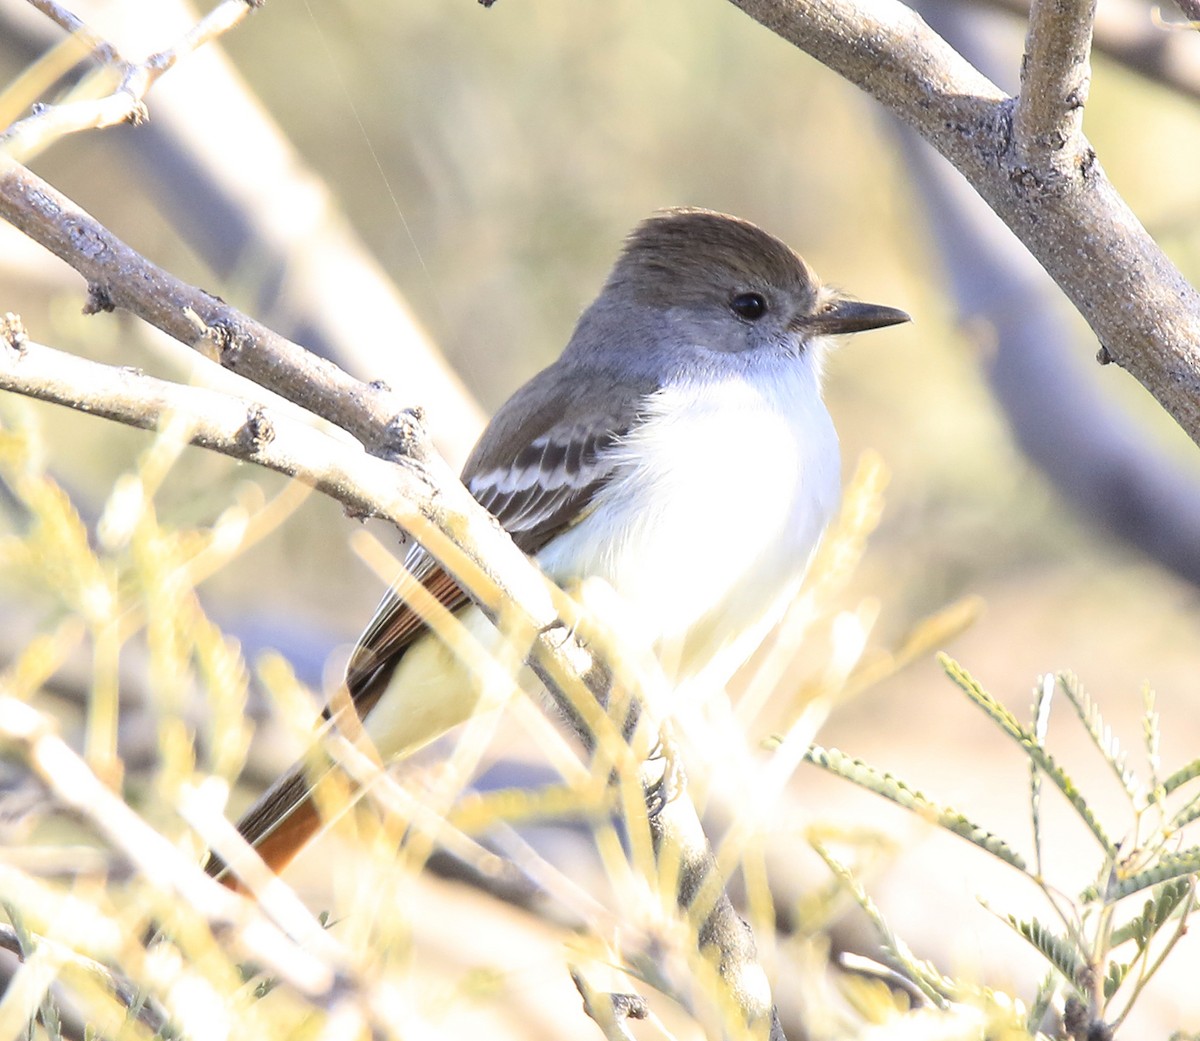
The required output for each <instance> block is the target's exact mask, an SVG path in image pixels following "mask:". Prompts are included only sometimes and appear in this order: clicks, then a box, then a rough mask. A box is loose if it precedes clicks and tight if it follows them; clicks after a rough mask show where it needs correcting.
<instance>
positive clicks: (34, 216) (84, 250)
mask: <svg viewBox="0 0 1200 1041" xmlns="http://www.w3.org/2000/svg"><path fill="white" fill-rule="evenodd" d="M0 216H2V217H4V218H5V219H7V220H8V221H9V222H10V223H11V224H13V225H14V226H15V227H17V228H19V229H20V230H21V231H23V232H24V233H25V234H26V235H28V236H29V237H30V238H32V239H34V240H35V241H37V242H39V243H41V244H42V245H43V246H45V247H46V248H47V249H49V250H50V251H51V252H52V253H55V254H56V255H57V256H59V257H61V258H62V259H63V260H65V261H66V262H67V263H68V264H70V265H71V266H72V267H73V268H75V270H76V271H78V272H79V273H80V274H81V275H83V277H84V278H86V279H87V281H88V292H89V301H88V305H87V307H86V309H85V310H87V311H89V312H95V311H110V310H112V309H113V308H115V307H123V308H125V309H126V310H128V311H132V312H133V313H134V314H136V315H137V316H138V317H139V318H141V319H143V320H144V321H147V322H149V323H150V324H151V325H153V326H155V327H156V328H158V329H161V330H162V331H163V332H165V333H167V334H168V335H169V336H172V337H174V338H175V339H177V340H179V341H180V342H181V343H184V344H186V345H188V346H189V347H194V348H196V349H197V350H199V351H200V352H201V353H203V354H205V355H206V356H207V357H209V358H211V359H213V360H215V361H217V362H219V363H220V364H221V365H222V366H224V367H225V368H227V369H229V370H230V371H232V372H236V373H238V374H239V375H242V376H245V377H246V378H247V379H250V380H253V381H254V382H256V383H258V384H260V385H261V386H264V387H267V388H268V389H269V390H273V391H275V392H276V393H278V394H280V395H282V396H283V397H286V398H288V399H289V400H291V401H294V402H295V403H296V404H298V405H300V406H301V407H302V408H307V409H308V410H309V411H311V412H314V413H316V414H317V415H319V416H321V417H322V418H324V419H327V420H329V421H330V422H331V423H334V424H335V425H337V426H340V427H342V428H343V429H344V430H347V431H349V432H350V433H351V434H353V435H354V436H355V437H357V438H358V439H359V440H360V441H361V442H362V443H363V444H364V445H367V446H368V447H369V448H372V449H378V450H387V449H395V450H401V449H402V448H404V447H405V446H407V448H408V449H409V450H410V451H411V450H414V449H415V446H416V445H417V444H418V443H420V435H419V433H418V432H417V430H416V427H417V423H416V421H415V418H414V416H413V415H412V414H411V413H409V412H407V411H406V410H405V409H404V407H403V405H401V403H400V401H399V399H398V398H397V397H396V396H395V395H394V394H392V392H391V391H390V390H388V389H387V388H386V387H382V386H377V385H374V384H371V385H367V384H364V383H361V382H360V381H358V380H356V379H354V378H353V377H352V376H350V375H349V374H347V373H346V372H344V371H343V370H342V369H340V368H338V367H337V366H336V365H334V364H333V363H332V362H328V361H325V360H324V359H322V358H318V357H316V356H315V355H313V354H310V353H309V352H308V351H306V350H304V348H302V347H300V346H299V345H298V344H295V343H292V342H291V341H290V340H287V339H284V338H283V337H282V336H279V335H278V334H277V333H275V332H273V331H272V330H270V329H268V328H267V327H266V326H264V325H261V324H260V323H259V322H256V321H254V320H253V319H252V318H249V317H248V316H246V315H244V314H242V313H241V312H239V311H238V310H236V309H235V308H232V307H230V306H229V305H228V304H226V303H225V302H224V301H223V300H221V299H220V298H219V297H215V296H212V295H211V294H209V293H206V292H204V291H203V290H201V289H197V288H196V287H194V286H191V285H188V284H187V283H185V282H182V281H181V280H180V279H178V278H176V277H175V276H174V275H171V274H170V273H168V272H166V271H164V270H163V269H162V268H160V267H158V266H157V265H155V264H152V263H151V262H150V261H148V260H146V258H145V257H143V256H142V255H141V254H139V253H138V252H137V251H136V250H133V249H131V248H130V247H129V246H127V245H126V244H125V243H124V242H122V241H121V240H120V239H118V238H117V237H116V236H115V235H114V234H112V232H110V231H109V230H108V229H107V228H106V227H104V226H103V225H102V224H100V222H99V221H97V220H96V219H95V218H93V217H92V216H91V215H90V214H88V213H86V212H84V211H83V210H82V209H80V208H79V207H78V206H76V205H75V203H73V202H72V201H71V200H70V199H68V198H67V197H66V196H65V195H62V194H61V193H59V192H58V191H56V190H55V189H54V188H52V187H51V186H50V185H49V184H47V183H46V182H45V181H43V180H41V178H39V177H37V176H36V175H35V174H33V173H32V172H31V171H29V170H27V169H25V168H24V167H22V166H20V165H19V164H17V163H14V162H12V161H11V160H4V159H3V158H2V157H0Z"/></svg>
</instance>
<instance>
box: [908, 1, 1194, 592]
mask: <svg viewBox="0 0 1200 1041" xmlns="http://www.w3.org/2000/svg"><path fill="white" fill-rule="evenodd" d="M920 9H921V11H922V13H923V14H924V15H925V17H926V18H928V19H929V20H930V22H931V23H932V24H933V26H934V27H935V28H936V29H937V30H938V31H939V32H940V33H942V34H943V35H944V36H945V37H946V39H947V40H949V41H950V42H951V43H952V44H953V45H954V46H955V47H956V48H957V49H958V50H959V51H960V52H961V53H962V54H964V55H966V56H967V57H968V58H969V59H970V60H971V61H972V62H973V63H974V64H975V65H976V66H977V67H978V68H980V69H983V70H985V71H990V70H993V69H996V68H997V67H998V66H999V64H1000V62H1001V61H1002V60H1003V58H1004V54H1003V53H997V52H998V51H999V48H997V47H996V46H995V39H994V35H995V34H994V33H991V32H989V30H988V27H983V26H977V24H976V22H977V20H976V19H975V17H974V15H975V13H974V12H971V13H969V12H968V11H967V10H966V9H965V7H964V5H963V4H961V3H957V2H954V0H941V2H936V3H935V2H932V0H929V2H926V3H924V4H922V5H921V8H920ZM898 130H899V131H900V135H901V139H902V141H903V146H904V156H905V167H906V169H908V170H909V171H910V172H911V173H912V176H913V183H914V185H915V186H916V188H917V190H918V191H919V192H920V194H921V195H922V196H923V197H924V199H925V203H926V210H927V213H928V222H927V226H928V229H929V232H930V234H931V235H932V237H933V241H934V243H935V244H936V246H937V248H938V250H939V252H940V254H941V267H942V269H943V271H944V273H945V280H946V281H945V284H946V286H947V287H948V288H949V289H950V291H951V292H952V295H953V300H954V303H955V306H956V308H957V310H958V312H959V315H960V316H961V318H962V320H963V322H964V323H965V324H966V325H967V327H968V328H973V329H982V330H985V332H984V336H985V337H986V338H987V339H988V340H989V345H988V346H989V349H987V350H984V351H982V352H980V354H981V357H982V364H983V368H984V370H985V372H986V374H987V378H988V381H989V383H990V385H991V389H992V393H993V395H994V396H995V399H996V402H997V404H998V405H999V406H1000V408H1001V409H1002V410H1003V411H1004V414H1005V416H1006V418H1007V420H1008V423H1009V426H1010V428H1011V429H1012V434H1013V438H1014V440H1015V441H1016V442H1017V444H1018V445H1019V446H1020V447H1021V450H1022V451H1023V452H1024V453H1025V455H1026V456H1027V457H1028V458H1029V459H1030V461H1031V462H1033V463H1034V464H1035V465H1036V466H1037V467H1038V468H1039V469H1041V470H1042V472H1043V473H1045V474H1046V475H1047V477H1049V479H1050V480H1051V481H1052V482H1053V484H1054V489H1055V491H1056V492H1057V493H1058V494H1059V495H1061V496H1062V497H1063V498H1064V499H1065V500H1066V501H1067V502H1068V503H1069V504H1070V505H1071V506H1072V507H1073V508H1074V510H1075V512H1076V514H1077V515H1078V516H1079V517H1080V518H1081V519H1082V520H1083V521H1084V522H1085V523H1088V524H1091V525H1094V526H1098V527H1100V528H1102V529H1104V530H1107V531H1109V532H1111V533H1113V534H1114V535H1117V536H1119V537H1121V538H1123V539H1125V540H1126V541H1127V542H1129V543H1130V544H1132V545H1134V546H1136V547H1137V548H1138V549H1139V550H1141V551H1142V552H1144V553H1146V554H1148V555H1149V556H1150V557H1152V558H1153V559H1155V560H1157V561H1158V562H1159V563H1160V564H1162V565H1163V566H1164V567H1167V568H1170V569H1171V570H1172V571H1174V572H1175V573H1176V574H1178V575H1180V576H1182V577H1183V578H1186V579H1187V580H1188V581H1190V582H1193V583H1196V584H1200V486H1197V483H1196V480H1195V478H1194V476H1192V475H1191V474H1190V473H1188V472H1185V471H1184V470H1183V469H1182V468H1181V467H1180V466H1179V464H1178V462H1177V461H1175V460H1173V459H1172V458H1170V457H1169V455H1168V454H1167V453H1165V452H1163V451H1161V450H1159V449H1157V448H1156V445H1155V443H1154V441H1153V439H1152V438H1149V437H1147V435H1146V432H1145V431H1144V430H1143V429H1142V426H1143V425H1142V424H1139V423H1137V422H1135V421H1134V420H1133V418H1132V417H1131V416H1129V415H1128V414H1126V412H1125V411H1124V410H1122V409H1121V408H1120V407H1119V406H1118V405H1117V403H1116V402H1114V401H1113V400H1111V398H1110V396H1109V395H1105V394H1103V393H1102V388H1101V387H1100V385H1099V384H1100V376H1101V372H1102V370H1099V369H1096V368H1094V367H1088V366H1086V365H1085V363H1084V362H1083V360H1082V359H1081V358H1078V357H1073V356H1072V354H1071V348H1072V346H1073V343H1074V341H1075V340H1077V339H1078V338H1079V334H1078V332H1077V331H1076V330H1075V329H1074V327H1073V326H1072V323H1071V322H1070V321H1069V320H1068V319H1069V317H1070V316H1069V314H1068V313H1067V312H1066V309H1065V307H1064V305H1063V301H1062V300H1061V298H1060V297H1059V296H1058V294H1056V293H1055V292H1054V288H1053V285H1052V283H1051V282H1050V280H1049V279H1048V278H1047V276H1046V274H1045V272H1043V271H1041V270H1040V269H1039V268H1038V266H1037V264H1036V262H1035V261H1034V259H1033V258H1032V257H1031V256H1030V255H1029V254H1028V252H1026V251H1025V250H1024V249H1022V248H1021V245H1020V243H1019V242H1017V241H1016V240H1015V239H1014V238H1013V237H1012V235H1010V234H1009V233H1008V232H1007V230H1006V229H1005V228H1004V227H1003V225H1002V224H1001V222H1000V221H999V220H997V219H996V217H995V216H994V214H991V213H989V212H988V211H987V209H986V208H985V207H984V205H983V203H982V202H981V201H980V200H979V199H978V198H977V197H976V196H975V194H974V193H973V192H972V191H971V190H970V187H969V186H968V185H967V184H965V183H964V182H963V181H962V179H961V178H959V177H957V176H955V174H954V172H953V171H952V170H951V169H950V167H949V166H948V165H947V164H946V163H944V162H943V161H941V160H940V159H939V158H938V157H937V156H936V155H934V153H933V152H932V150H931V149H929V148H928V147H927V146H925V145H924V144H923V143H922V142H920V141H919V140H918V139H917V137H916V135H915V134H914V133H913V132H912V131H910V130H908V129H907V128H904V127H898ZM993 339H994V345H993V343H992V342H990V341H992V340H993Z"/></svg>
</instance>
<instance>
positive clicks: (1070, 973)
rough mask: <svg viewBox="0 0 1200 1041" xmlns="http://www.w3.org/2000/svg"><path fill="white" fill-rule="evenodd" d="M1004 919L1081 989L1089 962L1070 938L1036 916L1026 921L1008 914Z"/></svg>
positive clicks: (1077, 988)
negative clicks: (1081, 982) (1049, 927)
mask: <svg viewBox="0 0 1200 1041" xmlns="http://www.w3.org/2000/svg"><path fill="white" fill-rule="evenodd" d="M1004 921H1006V922H1008V924H1009V925H1011V926H1012V927H1013V929H1014V930H1015V931H1016V933H1017V935H1018V936H1020V937H1021V938H1022V939H1024V940H1026V941H1027V942H1028V943H1029V944H1030V946H1032V947H1033V948H1034V949H1035V950H1036V951H1038V952H1039V953H1040V954H1041V955H1042V957H1043V958H1045V959H1046V961H1048V962H1049V963H1050V964H1051V965H1052V966H1053V967H1054V968H1055V969H1057V970H1058V971H1059V973H1061V974H1062V977H1063V979H1065V980H1066V981H1067V982H1068V983H1069V984H1071V986H1072V987H1074V988H1075V989H1076V990H1079V989H1080V981H1081V980H1082V979H1083V977H1084V975H1085V972H1086V969H1087V962H1086V961H1085V960H1084V959H1083V958H1081V957H1080V956H1079V952H1078V950H1076V948H1075V945H1074V944H1073V943H1071V941H1070V940H1067V939H1064V938H1063V937H1061V936H1059V935H1057V934H1056V933H1055V932H1053V931H1052V930H1051V929H1048V928H1047V927H1046V926H1044V925H1042V923H1041V922H1039V921H1038V920H1037V919H1036V918H1035V919H1032V920H1030V921H1028V922H1026V921H1023V920H1022V919H1019V918H1017V917H1015V916H1014V915H1006V916H1005V918H1004Z"/></svg>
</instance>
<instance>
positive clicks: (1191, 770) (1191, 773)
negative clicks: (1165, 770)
mask: <svg viewBox="0 0 1200 1041" xmlns="http://www.w3.org/2000/svg"><path fill="white" fill-rule="evenodd" d="M1197 777H1200V759H1193V760H1192V761H1191V762H1190V763H1188V764H1187V766H1181V767H1180V768H1179V769H1178V770H1176V771H1175V772H1174V773H1173V774H1171V776H1170V777H1168V778H1167V779H1166V780H1165V781H1163V783H1162V793H1163V795H1170V794H1171V793H1172V792H1173V791H1175V789H1177V788H1182V787H1183V786H1184V785H1185V784H1187V783H1188V781H1194V780H1195V779H1196V778H1197Z"/></svg>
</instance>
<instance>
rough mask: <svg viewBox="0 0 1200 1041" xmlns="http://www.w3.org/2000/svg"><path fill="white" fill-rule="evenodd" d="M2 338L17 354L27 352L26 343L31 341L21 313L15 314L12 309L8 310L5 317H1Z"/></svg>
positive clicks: (0, 330)
mask: <svg viewBox="0 0 1200 1041" xmlns="http://www.w3.org/2000/svg"><path fill="white" fill-rule="evenodd" d="M0 340H3V341H4V343H5V344H7V345H8V348H9V349H10V350H12V351H14V352H15V353H16V354H18V355H21V354H24V353H25V345H26V344H27V343H28V342H29V334H28V333H26V332H25V325H24V323H23V322H22V321H21V316H20V315H19V314H14V313H13V312H12V311H6V312H5V313H4V316H3V317H0Z"/></svg>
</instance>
